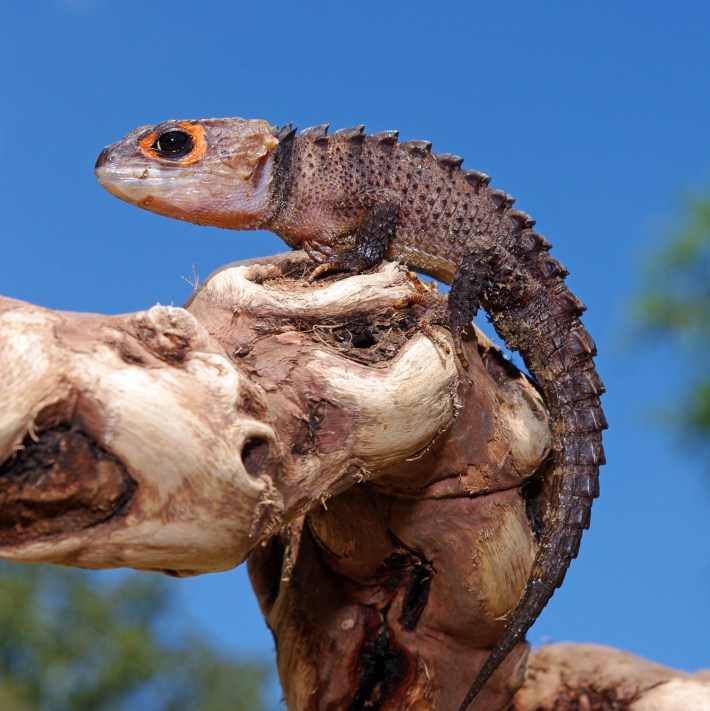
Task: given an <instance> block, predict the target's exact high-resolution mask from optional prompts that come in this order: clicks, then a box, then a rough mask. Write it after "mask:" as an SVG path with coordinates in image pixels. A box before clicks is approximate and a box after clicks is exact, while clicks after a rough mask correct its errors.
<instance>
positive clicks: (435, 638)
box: [0, 254, 670, 711]
mask: <svg viewBox="0 0 710 711" xmlns="http://www.w3.org/2000/svg"><path fill="white" fill-rule="evenodd" d="M309 267H310V262H309V261H308V259H307V258H305V257H303V256H302V255H298V254H289V255H281V256H279V257H275V258H272V259H267V260H259V261H250V262H243V263H240V264H235V265H230V266H228V267H225V268H224V269H222V270H220V271H218V272H216V273H215V274H214V275H212V276H211V277H210V279H209V280H208V281H207V282H206V283H205V284H204V285H202V286H201V287H200V288H199V289H197V290H196V292H195V294H194V295H193V296H192V297H191V299H190V300H189V302H188V303H187V304H186V307H185V309H177V308H172V307H164V306H156V307H153V308H152V309H149V310H148V311H144V312H139V313H134V314H125V315H120V316H102V315H97V314H70V313H63V312H54V311H49V310H46V309H41V308H39V307H35V306H31V305H29V304H23V303H21V302H17V301H12V300H9V299H0V502H1V503H2V506H1V507H0V556H1V557H4V558H7V559H10V560H18V561H49V562H55V563H63V564H68V565H80V566H84V567H96V568H103V567H116V566H128V567H133V568H138V569H144V570H159V571H162V572H165V573H169V574H172V575H195V574H200V573H205V572H210V571H214V570H225V569H228V568H231V567H234V566H235V565H238V564H240V563H241V562H243V561H244V560H245V559H248V562H249V572H250V575H251V579H252V582H253V585H254V589H255V591H256V593H257V596H258V599H259V602H260V605H261V608H262V610H263V613H264V615H265V617H266V620H267V622H268V624H269V626H270V627H271V629H272V630H273V632H274V635H275V638H276V643H277V650H278V665H279V672H280V675H281V680H282V683H283V687H284V696H285V698H286V701H287V705H288V707H289V708H290V709H293V710H296V709H303V710H304V711H305V710H309V711H310V710H315V709H319V710H320V709H333V710H335V709H405V708H406V709H439V710H442V711H446V710H447V709H456V708H458V704H459V703H460V701H461V699H462V698H463V696H464V694H465V692H466V690H467V689H468V686H469V684H470V682H471V679H472V678H473V676H474V675H475V672H476V671H477V669H478V668H479V667H480V666H481V664H482V663H483V661H484V660H485V659H486V657H487V654H488V649H489V648H490V646H491V645H492V644H493V643H494V641H495V640H496V638H497V637H498V635H499V634H500V632H501V631H502V629H503V627H504V625H505V621H506V619H507V616H508V615H510V614H511V612H512V610H513V609H514V608H515V606H516V603H517V600H518V596H519V595H520V592H521V591H522V589H523V587H524V585H525V582H526V581H527V579H528V574H529V571H530V566H531V564H532V561H533V558H534V555H535V549H536V546H537V534H538V533H539V521H540V518H541V515H542V512H544V510H545V507H546V505H547V501H548V497H549V481H548V477H547V464H546V461H547V459H546V458H547V454H548V450H549V446H550V433H549V429H548V423H547V414H546V411H545V408H544V404H543V402H542V400H541V398H540V396H539V394H538V392H537V391H536V389H535V388H534V386H533V385H532V384H531V383H530V382H529V381H528V380H527V379H526V378H525V377H524V376H523V375H521V374H520V373H519V372H518V371H517V370H516V369H515V368H514V367H513V366H512V365H511V364H510V363H509V362H508V361H506V360H505V359H504V358H503V357H502V356H501V355H500V353H499V352H498V351H497V350H496V349H495V348H494V347H493V346H492V345H491V344H490V343H489V342H488V341H487V340H486V338H485V337H484V336H483V335H482V334H480V333H476V334H475V335H474V334H473V332H472V334H471V337H470V338H469V339H468V341H467V342H466V344H465V347H466V356H467V358H468V361H469V363H470V366H469V368H468V370H467V371H463V370H462V369H461V367H460V364H459V362H458V360H457V358H456V357H455V356H454V355H453V353H452V349H451V348H450V347H447V346H446V345H445V344H446V342H447V341H446V339H447V338H448V335H447V334H446V332H445V331H443V330H439V331H438V335H437V339H436V341H435V340H432V339H431V338H430V337H428V336H427V335H425V334H424V333H423V332H422V328H421V326H420V320H421V317H422V315H423V314H422V308H421V307H420V306H418V305H417V304H415V303H411V304H406V302H407V299H408V298H409V297H410V296H411V295H412V293H413V286H412V284H411V281H410V279H409V278H408V277H407V276H406V275H405V273H404V272H402V271H401V270H400V269H399V268H398V267H397V266H396V265H394V264H384V265H382V266H381V267H379V268H378V269H377V270H376V271H375V272H373V273H371V274H367V275H360V276H356V277H351V278H342V275H340V276H338V275H336V276H330V277H328V278H326V279H324V280H322V281H319V282H317V283H316V284H312V283H309V282H308V281H307V280H306V279H305V276H306V275H307V271H308V269H309ZM403 302H404V303H405V305H404V306H403V305H402V303H403ZM546 649H548V648H546ZM548 651H549V649H548ZM543 653H546V652H544V650H543V651H542V652H540V653H538V654H537V655H535V656H534V659H538V658H540V657H539V655H540V654H543ZM527 655H528V648H527V645H526V644H520V645H518V647H517V648H516V649H515V650H514V651H513V653H512V654H511V655H510V656H509V657H508V659H507V660H506V662H505V663H504V664H503V665H502V666H501V667H500V669H499V670H498V671H497V672H496V674H495V675H494V677H493V678H492V679H491V681H490V682H489V684H488V685H487V686H486V688H485V689H484V691H483V692H482V693H481V694H480V696H479V697H478V698H477V700H476V703H475V704H474V706H472V708H475V709H479V710H480V709H488V710H495V709H506V708H508V707H509V706H510V704H511V703H512V704H513V708H515V710H516V711H528V709H532V708H538V707H536V706H535V705H534V704H535V703H538V706H539V708H540V709H543V708H544V709H547V708H548V706H543V705H542V704H543V701H542V699H543V698H544V699H545V701H544V703H548V701H547V698H548V697H547V696H544V694H546V693H547V691H548V690H549V688H548V686H545V687H544V688H543V687H542V686H539V685H538V686H536V685H535V683H534V681H535V680H534V679H533V678H532V677H531V678H530V680H529V681H528V682H527V683H526V686H525V687H524V688H523V691H521V692H519V693H518V694H517V695H516V691H517V690H518V689H519V688H520V687H521V685H522V684H523V681H524V677H525V663H526V658H527ZM580 660H581V657H580ZM564 663H566V662H564ZM579 663H580V664H581V661H580V662H579ZM576 664H577V662H576V661H575V662H572V663H570V665H571V671H570V672H569V675H568V676H565V679H561V678H560V679H556V680H555V681H553V682H550V684H551V685H552V686H554V687H555V688H556V689H557V690H558V691H560V692H561V691H565V693H571V692H569V689H570V688H577V687H579V688H580V689H582V688H587V687H585V686H584V684H587V681H585V679H586V677H583V674H582V672H581V671H580V672H579V674H578V681H577V682H575V683H576V684H577V687H575V686H574V685H572V687H570V686H569V684H568V681H567V680H568V678H575V677H574V670H575V669H576V668H577V667H576V666H575V665H576ZM535 668H537V667H535ZM549 668H550V669H554V668H560V669H561V668H563V662H562V661H561V660H553V661H551V662H550V664H549ZM580 669H581V667H580ZM565 673H566V674H567V672H565ZM538 678H542V677H541V676H540V675H539V674H538ZM589 688H590V689H591V687H589ZM595 688H596V687H595ZM619 689H621V686H619ZM529 690H530V694H531V695H528V696H525V694H527V693H528V691H529ZM575 693H576V692H575ZM584 693H586V692H584ZM619 693H621V691H620V692H619ZM644 693H645V692H644ZM536 695H537V696H536ZM621 697H622V696H620V697H619V698H621ZM550 698H552V697H550ZM555 698H559V697H555ZM570 698H571V697H570ZM580 698H581V697H580ZM590 698H591V697H590ZM588 702H589V703H592V702H591V701H589V699H588V700H587V701H580V702H579V703H578V706H577V707H578V708H580V709H583V708H584V709H586V708H587V707H589V708H597V707H596V706H594V705H593V704H592V706H589V703H588ZM550 703H553V704H554V703H558V701H555V700H553V701H550ZM585 703H586V704H587V706H584V704H585ZM525 704H528V705H525ZM577 707H574V708H577ZM549 708H551V709H552V708H567V707H564V706H554V705H553V706H549ZM570 708H573V707H572V706H570ZM599 708H606V707H602V706H600V707H599ZM609 708H614V707H613V706H612V707H609ZM619 708H622V707H619ZM623 708H626V707H625V706H624V707H623ZM630 708H631V707H630ZM633 708H634V711H648V710H649V709H651V708H664V707H661V706H658V707H650V706H649V707H648V708H647V707H638V709H636V707H633ZM668 708H670V707H668Z"/></svg>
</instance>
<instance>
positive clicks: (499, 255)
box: [444, 246, 514, 367]
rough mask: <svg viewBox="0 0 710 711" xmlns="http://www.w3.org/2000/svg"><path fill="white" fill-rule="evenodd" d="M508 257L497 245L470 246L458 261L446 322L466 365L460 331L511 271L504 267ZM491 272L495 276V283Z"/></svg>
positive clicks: (469, 322)
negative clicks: (477, 247)
mask: <svg viewBox="0 0 710 711" xmlns="http://www.w3.org/2000/svg"><path fill="white" fill-rule="evenodd" d="M510 260H511V256H510V255H509V254H508V253H507V252H506V251H505V250H504V249H503V248H502V247H498V246H493V247H490V246H489V247H486V248H481V249H475V248H474V249H471V250H470V251H469V252H467V253H466V254H464V256H463V257H462V258H461V261H460V262H459V265H458V267H457V268H456V272H455V273H454V278H453V280H452V282H451V289H450V291H449V299H448V307H447V315H446V323H445V324H444V325H446V326H447V327H448V329H449V330H450V331H451V335H452V336H453V339H454V347H455V349H456V353H457V354H458V356H459V359H460V360H461V363H462V365H463V366H464V367H466V365H467V363H466V359H465V358H464V356H463V341H462V337H463V332H464V330H465V329H467V328H468V327H469V326H470V325H471V321H473V319H474V318H475V316H476V314H477V313H478V310H479V309H480V308H481V304H482V303H484V302H485V301H486V299H487V298H488V296H489V295H490V293H491V291H492V290H493V289H494V288H496V287H499V286H500V284H499V283H498V282H500V281H501V279H503V280H506V281H507V279H508V277H509V276H510V275H512V274H513V272H514V270H513V268H511V267H507V266H506V264H507V263H508V262H510ZM491 274H496V275H498V276H497V277H496V283H494V282H493V280H492V278H491Z"/></svg>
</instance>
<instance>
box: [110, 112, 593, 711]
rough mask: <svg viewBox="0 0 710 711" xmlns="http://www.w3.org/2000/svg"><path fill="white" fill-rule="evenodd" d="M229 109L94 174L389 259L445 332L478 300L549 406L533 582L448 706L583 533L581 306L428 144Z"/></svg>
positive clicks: (145, 132) (298, 243)
mask: <svg viewBox="0 0 710 711" xmlns="http://www.w3.org/2000/svg"><path fill="white" fill-rule="evenodd" d="M327 129H328V127H327V126H314V127H312V128H307V129H305V130H303V131H301V132H300V133H299V134H298V135H296V132H295V130H292V129H291V127H290V126H287V127H284V128H281V129H279V128H274V127H271V126H269V124H268V123H267V122H265V121H261V120H249V119H241V118H227V119H206V120H201V121H167V122H165V123H162V124H160V125H158V126H144V127H141V128H137V129H135V130H134V131H132V132H131V133H129V134H128V135H127V136H126V137H125V138H124V139H123V140H121V141H119V142H118V143H114V144H113V145H111V146H109V147H107V148H106V149H104V151H103V152H102V153H101V155H100V156H99V159H98V161H97V163H96V174H97V176H98V179H99V181H100V183H101V184H102V185H103V186H104V187H105V188H106V189H107V190H108V191H109V192H111V193H113V194H114V195H116V196H118V197H120V198H122V199H123V200H126V201H128V202H130V203H133V204H134V205H138V206H139V207H143V208H146V209H147V210H151V211H153V212H157V213H159V214H162V215H167V216H170V217H175V218H178V219H181V220H187V221H189V222H194V223H197V224H200V225H215V226H218V227H226V228H231V229H240V230H246V229H267V230H271V231H273V232H275V233H276V234H277V235H279V236H280V237H281V238H283V239H284V240H285V242H286V243H287V244H288V245H290V246H291V247H294V248H296V247H298V248H303V249H305V250H306V251H307V252H308V253H309V254H310V255H311V257H312V258H313V259H314V260H315V261H316V262H319V263H320V265H321V266H320V267H318V268H317V270H318V271H321V272H322V271H326V270H328V269H337V270H352V271H361V270H363V269H367V268H369V267H372V266H374V265H376V264H378V263H379V262H380V261H381V260H382V259H384V258H387V259H392V260H397V261H400V262H402V263H404V264H406V265H407V266H408V267H410V268H411V269H413V270H415V271H418V272H421V273H423V274H426V275H428V276H431V277H434V278H435V279H439V280H440V281H443V282H445V283H447V284H450V285H451V289H450V292H449V296H448V309H447V319H448V325H449V327H450V328H451V330H452V333H453V334H454V338H455V340H457V342H458V339H459V338H460V334H461V330H462V329H463V328H464V327H466V326H468V325H469V324H470V322H471V319H472V318H473V317H474V315H475V314H476V312H477V311H478V309H479V307H482V308H483V309H485V311H486V312H487V314H488V316H489V318H490V320H491V322H492V323H493V326H494V327H495V329H496V331H497V332H498V334H499V335H500V336H501V338H502V339H503V340H504V342H505V344H506V345H507V346H508V347H509V348H510V349H512V350H516V351H519V352H520V354H521V355H522V358H523V360H524V362H525V364H526V366H527V367H528V369H529V371H530V373H531V375H532V376H533V377H534V378H535V379H536V380H537V382H538V384H539V386H540V389H541V390H542V393H543V395H544V398H545V401H546V403H547V407H548V408H549V412H550V421H551V426H552V437H553V457H554V479H553V489H552V499H551V503H550V506H549V508H548V510H547V512H546V514H545V517H544V520H543V526H542V533H541V534H540V540H539V548H538V552H537V556H536V558H535V561H534V563H533V567H532V571H531V574H530V578H529V580H528V583H527V585H526V587H525V590H524V592H523V594H522V596H521V598H520V601H519V602H518V606H517V608H516V610H515V612H514V613H513V615H512V617H511V618H510V620H509V621H508V624H507V625H506V627H505V629H504V631H503V633H502V636H501V637H500V639H499V640H498V641H497V642H496V644H495V646H494V647H493V649H492V651H491V653H490V655H489V657H488V659H487V661H486V662H485V664H484V666H483V667H482V668H481V670H480V671H479V672H478V676H477V677H476V678H475V681H474V682H473V684H472V686H471V688H470V690H469V692H468V694H467V695H466V698H465V699H464V701H463V702H462V704H461V706H460V709H459V711H464V710H465V709H466V708H468V706H469V705H470V703H471V701H472V700H473V699H474V697H475V696H476V694H477V693H478V692H479V691H480V690H481V688H482V687H483V686H484V684H485V683H486V681H487V680H488V679H489V677H490V676H491V674H493V672H494V671H495V670H496V668H497V667H498V666H499V665H500V663H501V662H502V661H503V660H504V659H505V657H506V656H507V654H508V653H509V652H510V650H511V649H512V648H513V647H514V646H515V645H516V644H517V643H518V642H520V641H521V640H522V639H523V638H524V636H525V634H526V632H527V630H528V629H529V628H530V626H531V625H532V623H533V622H534V621H535V619H536V618H537V617H538V615H539V614H540V612H541V611H542V609H543V608H544V607H545V605H546V604H547V602H548V600H549V599H550V597H551V596H552V594H553V593H554V591H555V589H556V588H557V587H559V586H560V585H561V583H562V581H563V579H564V577H565V573H566V571H567V568H568V566H569V564H570V562H571V560H572V559H573V558H574V557H576V555H577V552H578V550H579V543H580V540H581V537H582V531H583V530H584V529H586V528H588V527H589V520H590V511H591V506H592V501H593V499H594V498H595V497H596V496H598V494H599V483H598V474H599V466H600V465H601V464H603V463H604V452H603V449H602V442H601V432H602V430H604V429H605V428H606V422H605V419H604V414H603V412H602V409H601V406H600V403H599V396H600V395H601V394H602V393H603V392H604V386H603V385H602V382H601V380H600V378H599V376H598V375H597V372H596V370H595V367H594V363H593V357H594V356H595V355H596V348H595V345H594V341H593V340H592V338H591V337H590V335H589V334H588V333H587V331H586V330H585V329H584V327H583V326H582V324H581V323H580V320H579V317H580V315H581V314H582V312H583V311H584V309H585V307H584V305H583V304H582V302H581V301H580V300H579V299H578V298H577V297H576V296H575V295H574V294H572V293H571V292H570V291H569V289H567V287H566V286H565V283H564V278H565V276H566V275H567V271H566V270H565V268H564V267H563V266H562V265H561V264H560V263H559V262H558V261H557V260H555V259H553V258H552V257H551V256H550V255H549V254H548V250H549V248H550V244H549V243H548V242H547V241H546V240H545V239H544V238H543V237H541V236H540V235H539V234H537V233H536V232H534V231H533V225H534V224H535V223H534V221H533V220H532V219H530V218H529V217H528V216H527V215H526V214H524V213H522V212H520V211H518V210H516V209H514V208H513V199H512V198H511V197H510V196H508V195H507V194H506V193H504V192H501V191H500V190H495V189H493V188H491V187H490V186H489V178H488V177H487V176H486V175H484V174H482V173H479V172H476V171H471V170H464V169H462V168H461V163H462V162H463V161H462V159H461V158H459V157H457V156H453V155H449V154H435V153H432V152H431V144H430V143H428V142H426V141H406V142H399V141H398V138H397V136H398V134H397V132H396V131H383V132H381V133H376V134H373V135H366V134H365V133H364V131H363V127H362V126H357V127H354V128H347V129H343V130H340V131H336V132H335V133H333V134H332V135H328V133H327Z"/></svg>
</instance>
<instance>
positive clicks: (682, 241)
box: [637, 196, 710, 444]
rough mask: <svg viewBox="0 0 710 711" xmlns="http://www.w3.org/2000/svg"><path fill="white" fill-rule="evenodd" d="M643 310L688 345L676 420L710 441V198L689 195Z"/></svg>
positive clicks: (656, 331) (651, 272)
mask: <svg viewBox="0 0 710 711" xmlns="http://www.w3.org/2000/svg"><path fill="white" fill-rule="evenodd" d="M637 312H638V314H637V315H638V316H639V318H640V322H641V324H642V326H643V328H644V329H645V330H646V332H647V333H649V334H650V335H654V336H660V337H663V338H666V339H668V338H670V339H671V342H673V343H674V344H676V345H677V346H678V347H679V348H680V349H682V350H683V353H684V355H683V357H684V363H686V364H687V370H686V373H685V376H686V377H687V380H688V388H687V391H686V393H685V394H684V396H683V398H682V399H681V402H680V406H679V407H678V408H677V410H676V411H675V412H674V413H673V421H674V424H676V425H677V426H678V427H679V428H680V429H681V431H682V433H683V434H686V435H689V436H690V437H692V438H693V439H695V440H696V441H698V442H702V443H705V444H710V369H708V367H707V362H708V350H709V349H710V198H708V197H702V196H692V197H690V198H689V199H688V200H687V201H686V204H685V216H684V219H683V221H682V223H681V224H680V225H679V226H678V227H677V228H676V229H675V230H673V231H672V232H671V233H670V234H669V236H668V238H667V240H666V242H665V244H664V245H663V247H662V248H661V249H660V250H659V251H658V252H657V253H656V254H655V255H654V257H653V259H652V261H651V262H650V263H649V266H648V268H647V270H646V274H645V282H644V285H643V288H642V290H641V294H640V297H639V299H638V303H637Z"/></svg>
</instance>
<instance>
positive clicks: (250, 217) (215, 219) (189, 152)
mask: <svg viewBox="0 0 710 711" xmlns="http://www.w3.org/2000/svg"><path fill="white" fill-rule="evenodd" d="M277 145H278V140H277V139H276V138H275V137H274V136H273V134H272V133H271V130H270V127H269V124H268V123H267V122H266V121H260V120H250V119H242V118H227V119H204V120H201V121H166V122H165V123H161V124H159V125H157V126H142V127H140V128H137V129H135V130H133V131H131V133H129V134H128V135H127V136H126V137H125V138H123V139H122V140H120V141H118V142H117V143H114V144H112V145H110V146H107V147H106V148H104V150H103V151H102V152H101V155H100V156H99V158H98V160H97V161H96V169H95V170H96V177H97V178H98V181H99V183H101V185H102V186H103V187H104V188H106V190H108V191H109V192H110V193H111V194H113V195H115V196H116V197H119V198H121V199H122V200H126V201H127V202H130V203H132V204H133V205H137V206H138V207H142V208H145V209H146V210H150V211H151V212H157V213H158V214H160V215H166V216H168V217H175V218H177V219H180V220H187V221H188V222H195V223H197V224H201V225H214V226H216V227H229V228H232V229H248V228H250V227H257V226H259V224H261V223H262V222H264V221H265V220H266V219H267V218H268V214H269V203H270V183H271V177H272V170H271V166H272V161H273V150H274V148H275V147H276V146H277Z"/></svg>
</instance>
